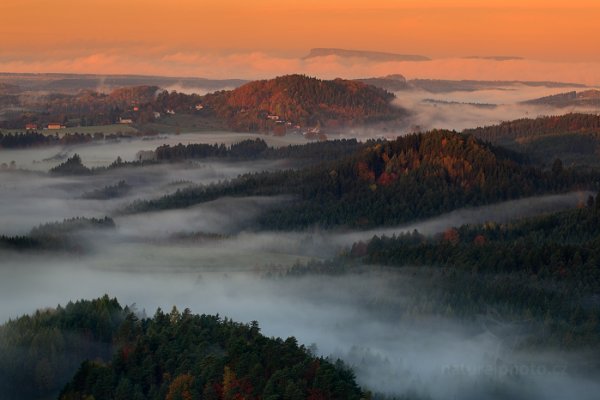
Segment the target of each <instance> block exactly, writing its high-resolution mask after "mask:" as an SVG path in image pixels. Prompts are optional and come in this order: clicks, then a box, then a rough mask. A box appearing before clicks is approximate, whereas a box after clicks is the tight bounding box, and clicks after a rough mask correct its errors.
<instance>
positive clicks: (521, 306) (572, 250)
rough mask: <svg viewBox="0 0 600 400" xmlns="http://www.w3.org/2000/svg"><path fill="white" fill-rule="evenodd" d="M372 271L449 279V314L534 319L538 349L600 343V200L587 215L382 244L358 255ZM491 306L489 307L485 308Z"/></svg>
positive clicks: (355, 251)
mask: <svg viewBox="0 0 600 400" xmlns="http://www.w3.org/2000/svg"><path fill="white" fill-rule="evenodd" d="M350 254H351V255H352V257H354V258H359V259H361V260H362V261H364V262H366V263H368V264H375V265H388V266H396V267H419V268H425V269H431V270H432V272H431V273H433V274H436V275H437V274H442V275H443V276H444V279H443V282H444V283H443V284H442V285H443V286H446V287H447V288H449V289H448V291H447V293H448V295H447V296H448V299H447V301H448V302H449V307H451V308H452V310H454V312H456V313H459V314H464V315H472V314H473V313H477V312H485V307H486V305H488V306H489V305H495V306H496V307H498V309H500V310H502V311H503V313H506V314H509V315H512V316H515V315H517V316H519V317H520V318H534V320H535V321H537V322H539V323H543V324H545V327H546V331H545V332H542V333H541V334H539V335H537V337H536V338H535V340H534V341H535V342H540V343H545V344H553V345H559V346H561V347H573V346H575V347H582V346H583V347H585V346H590V345H593V346H596V345H597V344H598V343H600V302H599V299H598V293H600V269H599V268H598V262H599V260H600V198H598V197H597V198H596V199H594V198H593V197H590V198H589V199H588V204H587V205H586V206H585V207H583V208H580V209H576V210H571V211H565V212H560V213H555V214H550V215H543V216H539V217H535V218H529V219H524V220H521V221H517V222H512V223H507V224H495V223H486V224H483V225H475V226H471V225H465V226H461V227H457V228H452V229H449V230H447V231H446V232H444V233H443V234H439V235H436V236H434V237H428V236H424V235H422V234H420V233H418V232H416V231H415V232H413V233H409V234H401V235H399V236H394V237H374V238H373V239H372V240H370V241H369V242H368V243H357V244H355V245H354V246H353V248H352V251H351V252H350ZM482 307H483V308H482Z"/></svg>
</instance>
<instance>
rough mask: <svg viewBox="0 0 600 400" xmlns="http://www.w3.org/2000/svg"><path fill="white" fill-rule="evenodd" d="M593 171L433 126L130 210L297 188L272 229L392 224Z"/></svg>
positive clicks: (274, 216)
mask: <svg viewBox="0 0 600 400" xmlns="http://www.w3.org/2000/svg"><path fill="white" fill-rule="evenodd" d="M594 176H595V175H593V174H584V173H575V172H573V171H570V170H568V169H566V168H562V166H560V165H558V164H557V165H556V167H555V168H554V169H553V170H552V171H542V170H541V169H539V168H536V167H534V166H531V165H528V164H526V163H525V162H524V161H523V160H521V158H520V157H519V156H517V155H515V154H512V153H510V152H507V151H505V150H502V149H499V148H495V147H491V146H489V145H486V144H484V143H482V142H480V141H478V140H476V139H475V138H474V137H473V136H469V135H463V134H458V133H456V132H451V131H432V132H429V133H425V134H414V135H409V136H405V137H399V138H398V139H396V140H393V141H389V142H385V141H383V142H381V141H377V142H369V143H367V145H366V146H364V147H363V148H361V149H358V150H357V151H356V152H355V154H353V155H351V156H346V157H342V158H340V159H338V160H333V161H331V162H325V163H322V164H319V165H316V166H310V167H306V168H303V169H300V170H287V171H278V172H265V173H258V174H247V175H243V176H240V177H239V178H237V179H235V180H232V181H230V182H224V183H219V184H212V185H209V186H199V187H192V188H188V189H183V190H179V191H177V192H176V193H174V194H171V195H167V196H164V197H162V198H159V199H155V200H148V201H140V202H137V203H134V204H132V205H131V206H130V207H129V208H128V209H127V210H125V211H126V212H142V211H150V210H160V209H170V208H180V207H187V206H191V205H194V204H198V203H202V202H205V201H209V200H214V199H217V198H219V197H222V196H254V195H280V194H288V195H295V196H296V200H294V201H293V202H291V203H289V204H286V205H285V207H282V208H278V209H275V210H271V211H268V212H266V213H265V214H263V215H262V217H261V219H260V221H259V222H260V224H261V226H262V227H263V228H269V229H290V228H291V229H299V228H305V227H308V226H313V225H317V226H321V227H335V226H352V227H358V228H365V227H372V226H379V225H394V224H398V223H401V222H406V221H409V220H414V219H418V218H425V217H429V216H433V215H437V214H440V213H443V212H446V211H450V210H453V209H456V208H459V207H465V206H473V205H480V204H486V203H492V202H498V201H502V200H507V199H514V198H519V197H523V196H528V195H533V194H539V193H548V192H560V191H566V190H571V189H575V188H590V187H595V185H596V184H597V180H596V178H594Z"/></svg>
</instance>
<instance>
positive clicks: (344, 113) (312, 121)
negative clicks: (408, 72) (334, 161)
mask: <svg viewBox="0 0 600 400" xmlns="http://www.w3.org/2000/svg"><path fill="white" fill-rule="evenodd" d="M394 98H395V96H394V95H393V94H392V93H389V92H387V91H385V90H383V89H380V88H376V87H374V86H370V85H367V84H364V83H362V82H356V81H349V80H344V79H334V80H320V79H317V78H312V77H308V76H304V75H287V76H281V77H278V78H275V79H270V80H261V81H255V82H250V83H247V84H245V85H243V86H241V87H239V88H237V89H234V90H231V91H221V92H216V93H212V94H208V95H206V96H204V98H203V99H202V101H203V104H204V106H208V108H209V109H211V110H212V111H213V112H214V113H215V114H216V116H217V117H218V118H220V119H222V120H224V121H226V122H227V125H228V126H229V127H230V128H231V129H234V130H239V131H266V130H276V129H277V127H278V125H281V126H282V127H283V128H285V127H286V126H287V127H290V126H300V127H317V126H323V127H329V128H337V127H343V126H355V125H360V124H365V123H369V122H377V121H381V120H389V119H395V118H400V117H402V116H404V115H406V111H404V110H402V109H400V108H397V107H395V106H393V105H392V104H391V101H392V100H393V99H394Z"/></svg>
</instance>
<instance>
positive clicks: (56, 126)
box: [48, 122, 65, 130]
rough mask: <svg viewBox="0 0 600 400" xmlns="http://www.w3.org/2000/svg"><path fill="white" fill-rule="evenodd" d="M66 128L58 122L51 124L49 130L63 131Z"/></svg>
mask: <svg viewBox="0 0 600 400" xmlns="http://www.w3.org/2000/svg"><path fill="white" fill-rule="evenodd" d="M64 127H65V126H64V125H61V124H59V123H58V122H51V123H49V124H48V129H51V130H55V129H62V128H64Z"/></svg>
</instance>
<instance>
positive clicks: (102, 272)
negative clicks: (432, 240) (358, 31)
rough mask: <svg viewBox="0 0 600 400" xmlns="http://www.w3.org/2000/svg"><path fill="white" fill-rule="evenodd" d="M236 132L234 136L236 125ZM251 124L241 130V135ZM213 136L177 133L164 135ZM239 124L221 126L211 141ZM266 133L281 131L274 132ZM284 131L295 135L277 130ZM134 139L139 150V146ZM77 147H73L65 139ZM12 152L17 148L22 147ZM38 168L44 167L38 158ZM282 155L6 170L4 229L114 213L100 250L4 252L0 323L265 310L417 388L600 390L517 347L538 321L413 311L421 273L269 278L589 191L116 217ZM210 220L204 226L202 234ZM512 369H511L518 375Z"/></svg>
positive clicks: (86, 150) (502, 393)
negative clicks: (383, 220)
mask: <svg viewBox="0 0 600 400" xmlns="http://www.w3.org/2000/svg"><path fill="white" fill-rule="evenodd" d="M232 135H233V134H232ZM244 137H247V136H244ZM183 138H188V139H189V141H193V140H197V141H207V142H210V141H211V140H212V141H215V138H214V137H212V139H210V136H202V135H199V136H198V137H193V136H191V135H189V136H188V135H181V136H177V137H174V138H169V140H173V141H172V142H170V143H178V142H180V141H181V142H184V143H185V141H184V139H183ZM239 138H240V137H239V136H235V137H234V136H222V134H219V135H218V139H217V141H219V142H227V141H237V140H239ZM268 139H269V141H270V143H271V144H282V143H283V142H277V141H276V140H279V139H275V138H268ZM284 140H287V139H284ZM161 143H162V142H161V141H148V142H146V141H141V140H136V141H131V142H129V141H125V142H122V143H119V144H114V145H104V146H81V147H80V148H78V149H77V150H76V151H77V152H78V153H80V154H81V155H82V158H83V160H84V162H85V163H86V164H88V165H101V164H103V163H108V162H112V161H113V160H114V159H115V158H116V157H117V156H119V155H120V156H121V157H122V158H124V159H129V157H132V156H133V155H134V154H135V153H136V152H137V151H138V150H140V149H142V148H146V149H152V148H155V147H157V146H158V145H160V144H161ZM140 146H141V147H140ZM55 151H56V150H50V149H35V150H26V151H23V152H8V151H6V152H5V151H0V157H4V158H0V161H3V160H4V159H5V158H6V157H8V158H7V159H10V157H14V156H15V155H16V154H20V155H19V156H18V157H15V158H16V159H17V163H18V165H20V166H22V167H26V168H33V167H35V166H37V165H38V164H35V166H34V164H32V162H33V160H41V159H42V158H43V156H44V154H46V152H47V154H50V155H52V154H53V152H55ZM69 151H73V150H69ZM13 159H14V158H13ZM42 165H43V166H44V168H40V169H43V170H47V169H48V168H49V166H48V164H47V163H43V164H42ZM290 166H292V167H293V165H292V164H291V163H290V162H287V161H254V162H236V163H225V162H217V161H206V162H198V163H184V164H174V165H155V166H147V167H140V168H128V169H127V168H126V169H115V170H111V171H109V172H107V173H105V174H100V175H93V176H86V177H53V176H49V175H47V174H43V173H41V172H27V171H12V172H3V173H0V221H1V223H0V235H1V234H9V235H12V234H25V233H27V232H28V231H29V230H30V229H31V228H33V227H34V226H37V225H39V224H40V223H43V222H50V221H61V220H62V219H64V218H67V217H76V216H87V217H103V216H105V215H110V216H113V218H114V220H115V222H116V225H117V228H116V230H114V231H108V232H106V231H103V232H97V231H88V232H85V233H84V234H82V238H86V239H87V240H88V241H89V243H90V245H91V251H90V252H87V253H83V254H77V255H73V254H69V255H61V254H54V255H49V254H28V253H18V254H17V253H12V252H7V251H4V252H0V323H2V322H4V321H6V320H8V319H9V318H14V317H17V316H19V315H22V314H24V313H31V312H33V311H34V310H35V309H37V308H44V307H49V306H56V305H57V304H59V303H60V304H65V303H66V302H68V301H69V300H77V299H80V298H86V299H91V298H96V297H98V296H101V295H103V294H104V293H108V294H109V295H111V296H116V297H117V298H118V299H119V301H120V302H121V303H122V304H133V303H135V304H136V305H137V308H138V309H139V310H140V311H141V310H145V311H146V312H147V314H149V315H152V314H153V313H154V311H155V309H156V308H157V307H162V308H163V309H165V310H170V308H171V307H172V305H177V306H178V307H179V308H180V309H184V308H186V307H189V308H190V309H192V311H193V312H195V313H211V314H216V313H218V314H220V315H222V316H227V317H231V318H233V319H235V320H237V321H243V322H250V321H252V320H257V321H259V323H260V326H261V328H262V331H263V333H265V334H266V335H269V336H281V337H288V336H295V337H296V338H297V339H298V341H299V342H300V343H302V344H305V345H306V346H311V345H313V344H314V345H315V346H314V347H313V348H314V351H316V352H317V353H318V354H321V355H334V356H336V357H341V358H342V359H344V360H345V361H347V362H348V363H349V364H350V365H352V366H353V367H354V368H355V371H356V373H357V378H358V381H359V383H361V384H363V385H365V387H367V388H369V389H372V390H373V391H376V392H384V393H390V394H403V393H407V392H409V391H411V392H416V393H419V394H423V395H426V396H431V397H432V398H434V399H454V398H459V399H481V398H511V399H518V398H523V399H564V398H578V399H590V400H591V399H595V398H597V393H598V392H599V391H600V384H599V383H598V382H599V381H600V380H599V379H598V378H600V377H598V376H597V375H596V374H595V372H594V373H591V374H588V376H585V377H584V376H580V375H577V374H576V373H574V372H573V367H581V365H582V364H581V363H582V362H583V360H585V357H584V356H581V355H578V354H564V353H558V352H556V353H554V352H548V353H543V354H542V353H535V354H529V353H524V352H522V351H517V350H516V349H514V348H513V346H512V345H513V344H514V343H515V341H517V340H518V339H519V337H521V336H522V335H523V334H524V333H526V332H530V331H531V330H533V329H536V328H535V327H532V326H530V325H529V324H527V323H525V322H523V321H498V320H497V319H495V318H488V316H481V318H476V319H474V320H473V321H470V322H465V321H464V320H458V319H456V320H453V319H449V318H442V317H440V316H439V315H437V314H436V313H433V312H429V313H427V312H425V313H420V312H416V313H415V311H414V310H420V309H422V308H423V307H421V306H422V304H420V302H431V304H435V302H436V301H437V300H436V293H435V292H430V291H429V286H428V282H427V277H425V276H423V274H421V273H419V271H417V270H411V269H408V268H407V269H402V270H385V269H379V268H372V267H371V268H367V267H365V269H363V270H362V271H361V272H357V271H356V270H353V271H354V272H348V273H346V274H344V275H341V276H336V277H333V276H321V275H305V276H301V277H298V276H287V277H275V278H274V277H271V276H270V275H271V274H269V272H275V274H274V275H276V276H278V274H277V273H278V272H282V271H283V270H285V269H286V268H288V267H290V266H292V265H293V264H295V263H298V262H300V263H302V262H306V261H309V260H311V259H324V258H330V257H334V256H335V255H336V254H338V253H339V252H340V251H341V250H342V249H344V248H346V247H347V246H350V245H351V244H352V243H353V242H356V241H358V240H367V239H369V238H370V237H372V236H373V235H374V234H388V235H391V234H393V233H399V232H405V231H412V230H413V229H418V230H420V231H422V232H423V233H426V234H434V233H436V232H441V231H443V230H445V229H447V228H449V227H451V226H457V225H460V224H464V223H478V222H484V221H490V220H493V221H507V220H510V219H514V218H519V217H523V216H526V215H533V214H538V213H541V212H547V211H552V210H560V209H565V208H571V207H575V206H576V205H577V204H579V203H581V202H582V201H584V200H585V199H586V197H587V193H579V192H577V193H568V194H562V195H555V196H544V197H536V198H529V199H522V200H517V201H512V202H506V203H501V204H496V205H490V206H485V207H479V208H472V209H464V210H458V211H455V212H452V213H449V214H447V215H443V216H440V217H437V218H432V219H430V220H426V221H419V222H415V223H411V224H407V225H405V226H400V227H396V228H385V229H383V228H382V229H375V230H372V231H368V232H352V231H350V232H349V231H344V232H337V231H336V232H323V231H306V232H255V231H252V230H251V229H250V228H251V223H252V221H253V220H254V219H255V218H256V217H257V216H258V215H259V214H260V213H261V212H263V211H264V210H266V209H268V208H269V207H274V206H278V205H281V204H282V203H285V202H286V201H290V199H289V198H287V197H281V196H280V197H272V198H266V197H249V198H222V199H218V200H215V201H212V202H207V203H204V204H200V205H197V206H194V207H190V208H187V209H183V210H169V211H162V212H152V213H144V214H137V215H123V216H118V215H116V214H115V211H116V210H118V209H119V208H121V207H122V206H124V205H126V204H129V203H130V202H131V201H133V200H135V199H137V198H152V197H156V196H159V195H161V194H164V193H169V192H173V191H174V190H176V189H177V188H178V187H184V186H186V185H189V184H191V183H194V184H198V183H204V184H206V183H210V182H216V181H219V180H223V179H227V178H232V177H235V176H237V175H238V174H240V173H244V172H251V171H261V170H272V169H280V168H287V167H290ZM120 180H125V181H126V182H127V183H128V184H130V185H131V186H132V189H131V191H130V193H128V194H127V195H126V196H125V197H122V198H117V199H111V200H84V199H82V198H81V196H82V194H83V193H85V192H89V191H90V190H93V189H98V188H102V187H103V186H105V185H113V184H115V183H116V182H118V181H120ZM196 233H202V234H206V235H194V234H196ZM515 371H516V373H515Z"/></svg>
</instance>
